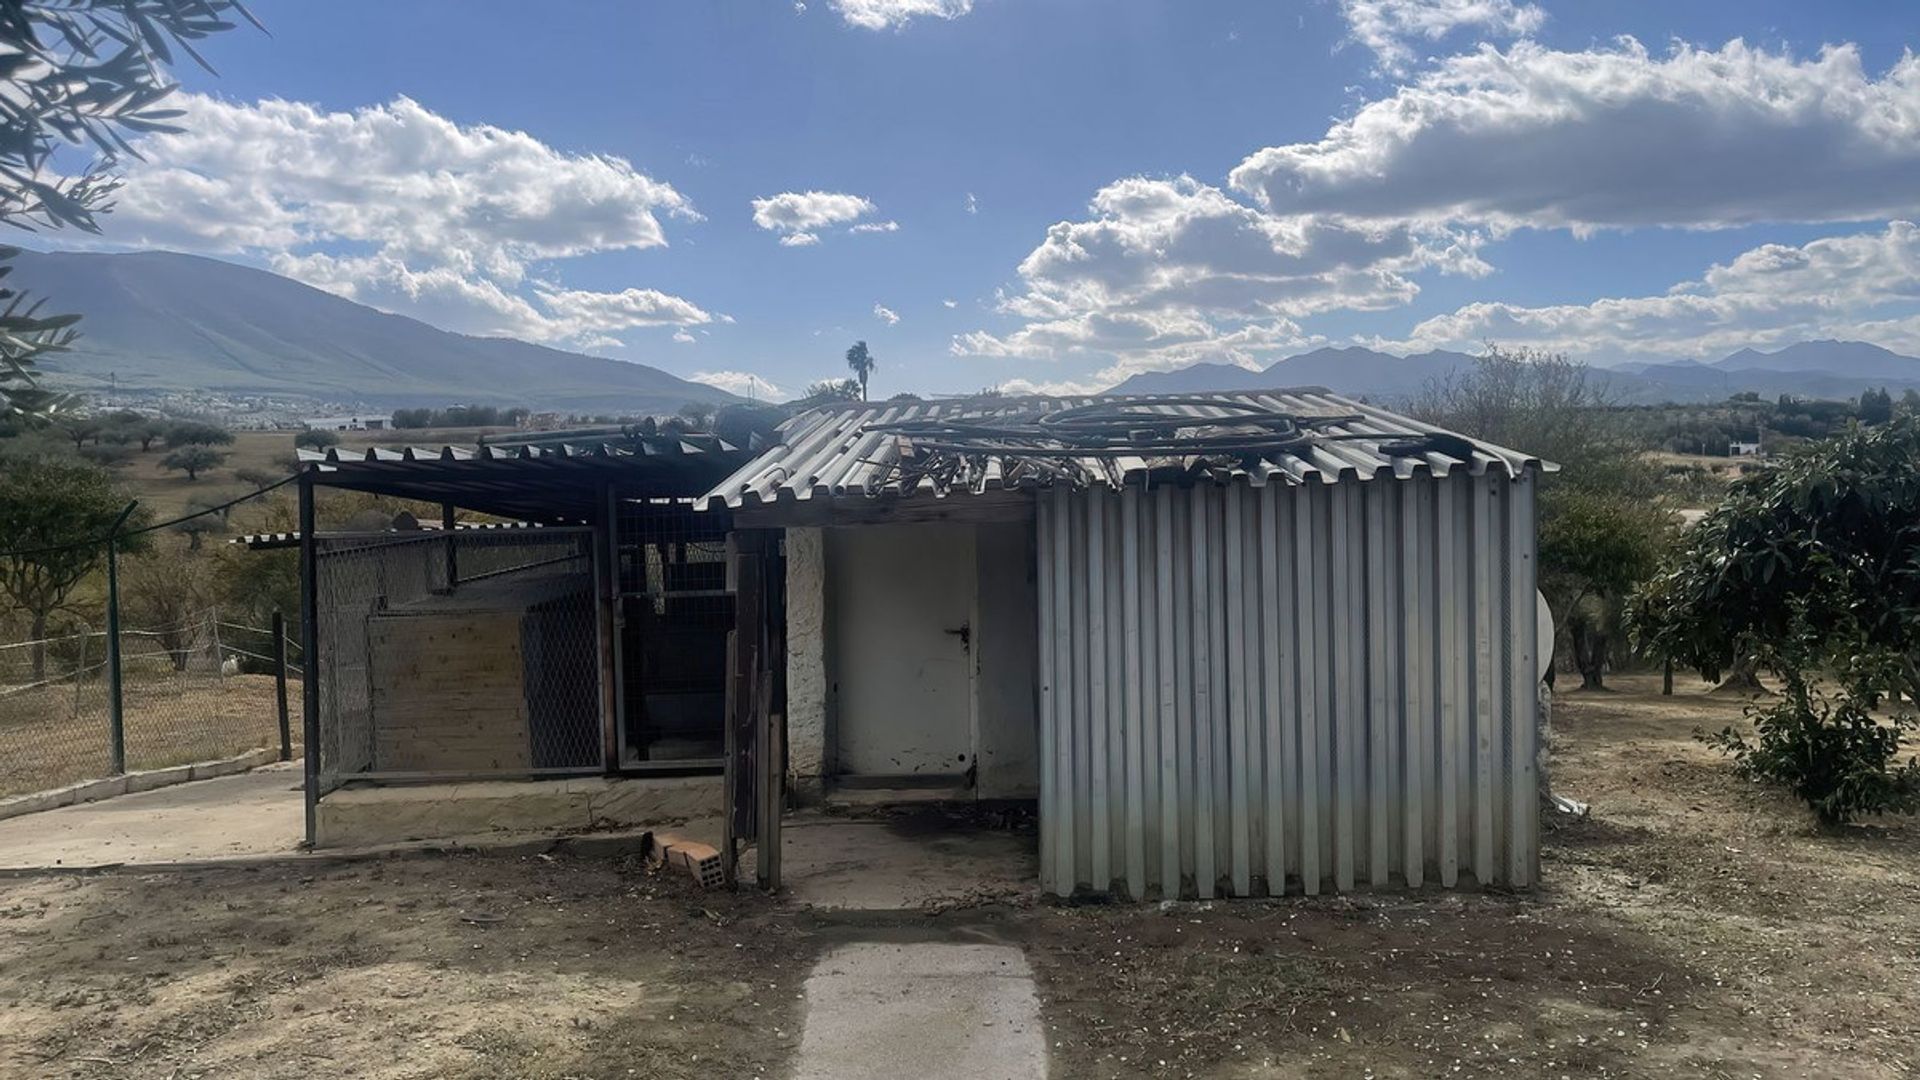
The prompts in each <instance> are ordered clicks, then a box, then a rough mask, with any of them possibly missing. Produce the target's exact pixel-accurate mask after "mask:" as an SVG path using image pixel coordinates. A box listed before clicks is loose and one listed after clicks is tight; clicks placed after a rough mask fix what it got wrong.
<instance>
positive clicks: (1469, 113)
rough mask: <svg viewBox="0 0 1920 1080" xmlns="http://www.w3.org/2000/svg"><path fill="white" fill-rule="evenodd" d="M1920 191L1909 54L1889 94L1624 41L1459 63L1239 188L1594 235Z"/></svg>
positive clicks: (1887, 202) (1811, 211) (1896, 212)
mask: <svg viewBox="0 0 1920 1080" xmlns="http://www.w3.org/2000/svg"><path fill="white" fill-rule="evenodd" d="M1915 175H1920V57H1916V56H1915V55H1914V54H1913V53H1911V52H1909V53H1907V54H1905V55H1903V56H1902V57H1901V59H1900V60H1898V61H1896V62H1895V63H1894V64H1893V66H1892V67H1891V68H1889V69H1888V70H1887V71H1886V72H1885V73H1884V74H1883V75H1880V76H1879V77H1875V76H1873V75H1871V74H1869V73H1868V72H1867V71H1866V70H1865V68H1864V66H1863V64H1862V61H1861V58H1860V52H1859V50H1858V49H1857V48H1856V47H1854V46H1851V45H1846V46H1839V47H1831V48H1827V49H1824V50H1822V51H1821V52H1820V54H1819V55H1818V56H1816V57H1814V58H1812V59H1796V58H1794V57H1793V56H1790V55H1787V54H1784V53H1773V52H1769V51H1767V50H1765V49H1757V48H1753V47H1750V46H1748V45H1746V44H1745V43H1743V42H1740V41H1737V40H1736V41H1733V42H1731V43H1729V44H1727V45H1726V46H1725V47H1723V48H1721V49H1719V50H1711V51H1710V50H1702V49H1696V48H1693V47H1691V46H1688V45H1676V46H1675V47H1674V48H1673V49H1672V51H1671V52H1669V53H1668V54H1667V55H1665V56H1655V55H1653V54H1651V53H1649V52H1648V51H1647V49H1646V48H1645V47H1643V46H1642V45H1640V43H1639V42H1636V41H1634V40H1632V39H1630V38H1624V39H1621V41H1620V42H1619V43H1618V45H1617V46H1615V47H1613V48H1608V49H1599V50H1592V51H1585V52H1558V51H1554V50H1550V49H1546V48H1543V47H1541V46H1539V45H1536V44H1533V43H1530V42H1521V43H1519V44H1516V45H1514V46H1513V47H1511V48H1510V49H1508V50H1506V51H1501V50H1498V49H1495V48H1492V47H1489V46H1482V47H1481V48H1480V49H1479V50H1477V51H1475V52H1472V53H1468V54H1465V55H1461V56H1455V57H1451V58H1448V59H1447V60H1445V61H1443V62H1442V63H1440V64H1439V65H1438V66H1437V67H1435V68H1434V69H1432V70H1430V71H1427V72H1425V73H1423V74H1422V75H1420V76H1419V77H1418V78H1416V79H1415V80H1414V81H1413V82H1412V83H1411V84H1409V85H1406V86H1403V87H1401V88H1399V89H1398V90H1396V91H1395V92H1394V93H1393V94H1392V95H1391V96H1389V97H1386V98H1384V99H1381V100H1378V101H1374V102H1371V103H1369V104H1367V105H1365V106H1363V107H1361V108H1360V109H1359V110H1358V112H1356V113H1355V114H1354V115H1353V116H1352V117H1350V118H1348V119H1345V120H1342V121H1340V122H1339V123H1337V124H1335V125H1333V127H1332V128H1331V129H1330V130H1329V131H1328V132H1327V134H1326V136H1325V137H1324V138H1322V139H1320V140H1319V141H1317V142H1310V143H1295V144H1291V145H1287V146H1276V147H1269V148H1267V149H1264V150H1261V151H1259V152H1257V153H1255V154H1253V155H1252V156H1250V157H1248V158H1247V159H1246V161H1244V162H1243V163H1242V164H1241V165H1240V166H1239V167H1238V168H1236V169H1235V170H1234V171H1233V173H1232V175H1231V177H1230V181H1231V183H1232V186H1233V187H1234V188H1236V189H1238V190H1239V191H1242V192H1245V193H1248V194H1251V195H1253V196H1255V197H1256V198H1257V199H1258V200H1259V202H1260V203H1261V205H1262V206H1264V207H1265V208H1267V209H1269V210H1271V211H1273V212H1275V213H1285V214H1325V215H1336V216H1341V217H1346V218H1362V219H1369V220H1391V221H1403V220H1409V219H1414V220H1427V221H1450V222H1473V223H1478V224H1483V225H1487V226H1491V227H1494V228H1509V227H1514V226H1534V227H1542V228H1570V229H1574V230H1592V229H1599V228H1612V227H1632V226H1649V225H1672V226H1685V227H1721V226H1734V225H1742V224H1748V223H1754V222H1782V221H1793V222H1836V221H1858V220H1871V219H1876V218H1882V219H1884V218H1889V217H1897V216H1911V215H1912V214H1914V213H1915V212H1920V185H1916V184H1914V183H1913V182H1912V178H1913V177H1914V176H1915Z"/></svg>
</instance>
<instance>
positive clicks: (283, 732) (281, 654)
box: [271, 608, 293, 761]
mask: <svg viewBox="0 0 1920 1080" xmlns="http://www.w3.org/2000/svg"><path fill="white" fill-rule="evenodd" d="M271 625H272V626H273V703H274V705H275V707H276V708H278V709H279V711H280V760H281V761H292V760H293V719H292V717H291V715H290V714H289V713H288V712H287V617H286V616H285V615H282V614H280V609H279V608H274V609H273V623H272V624H271Z"/></svg>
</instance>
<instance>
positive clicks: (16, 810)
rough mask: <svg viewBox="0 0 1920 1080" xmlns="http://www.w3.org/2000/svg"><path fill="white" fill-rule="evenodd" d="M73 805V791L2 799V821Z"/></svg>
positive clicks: (0, 810) (57, 789)
mask: <svg viewBox="0 0 1920 1080" xmlns="http://www.w3.org/2000/svg"><path fill="white" fill-rule="evenodd" d="M72 803H73V789H72V788H70V787H65V788H55V789H54V790H52V791H36V792H34V793H33V794H31V795H14V796H11V797H9V798H5V799H0V821H5V820H7V819H8V818H12V817H19V816H20V815H21V814H37V813H39V812H40V811H42V810H57V809H59V808H60V807H62V806H70V805H72Z"/></svg>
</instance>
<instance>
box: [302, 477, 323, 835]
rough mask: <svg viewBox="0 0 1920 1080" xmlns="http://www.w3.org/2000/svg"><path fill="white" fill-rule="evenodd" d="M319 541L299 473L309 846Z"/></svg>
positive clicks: (308, 485)
mask: <svg viewBox="0 0 1920 1080" xmlns="http://www.w3.org/2000/svg"><path fill="white" fill-rule="evenodd" d="M318 549H319V542H318V540H317V538H316V537H315V536H314V512H313V473H311V472H303V473H301V474H300V712H301V718H300V738H301V741H302V742H303V743H305V746H304V747H303V748H302V749H303V750H304V753H305V757H306V765H305V769H304V776H305V784H304V785H303V786H304V787H305V789H306V804H307V807H306V810H307V815H306V816H307V846H308V847H312V846H313V843H314V840H315V839H316V833H317V831H318V826H319V815H320V646H319V636H320V584H319V579H318V577H317V574H318V572H319V566H318V561H317V555H318Z"/></svg>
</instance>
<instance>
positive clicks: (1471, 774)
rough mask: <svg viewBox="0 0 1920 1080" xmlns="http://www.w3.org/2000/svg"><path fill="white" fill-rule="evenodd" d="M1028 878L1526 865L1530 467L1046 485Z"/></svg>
mask: <svg viewBox="0 0 1920 1080" xmlns="http://www.w3.org/2000/svg"><path fill="white" fill-rule="evenodd" d="M1038 502H1039V535H1038V542H1039V552H1040V559H1039V567H1040V578H1039V590H1040V648H1041V653H1042V656H1041V667H1040V671H1041V679H1042V687H1041V740H1042V742H1041V746H1042V752H1043V758H1042V760H1043V766H1042V777H1041V786H1042V792H1041V811H1040V826H1041V878H1042V882H1043V884H1044V885H1045V886H1046V887H1048V888H1050V889H1052V890H1053V891H1055V892H1057V893H1061V894H1063V895H1064V894H1067V893H1070V892H1072V891H1074V890H1075V889H1085V888H1091V889H1095V890H1107V889H1109V888H1112V889H1113V890H1115V891H1117V892H1120V893H1122V894H1127V895H1131V896H1133V897H1135V898H1143V897H1146V896H1149V895H1159V896H1174V895H1195V894H1198V895H1200V896H1213V895H1219V894H1223V893H1224V894H1230V895H1239V896H1246V895H1257V894H1261V893H1268V894H1272V893H1278V892H1280V891H1282V888H1283V886H1282V885H1281V881H1282V880H1283V879H1284V882H1285V884H1284V889H1285V890H1287V891H1293V892H1299V891H1305V892H1308V893H1314V892H1319V891H1321V890H1323V889H1327V888H1334V889H1343V890H1344V889H1353V888H1355V887H1358V886H1379V885H1385V884H1388V883H1389V882H1392V883H1395V884H1398V883H1401V882H1404V883H1407V884H1411V885H1421V884H1428V883H1433V882H1438V883H1439V884H1441V885H1447V886H1451V885H1453V884H1455V883H1456V882H1457V881H1461V880H1467V881H1477V882H1480V883H1482V884H1491V883H1500V884H1505V885H1512V886H1528V885H1531V884H1532V883H1533V881H1534V878H1535V873H1536V867H1537V857H1538V850H1539V840H1538V829H1537V821H1536V817H1535V799H1536V797H1537V796H1536V794H1535V779H1534V743H1535V739H1536V730H1535V726H1534V720H1535V710H1536V708H1537V704H1536V699H1535V694H1534V682H1535V678H1534V673H1535V670H1536V668H1535V662H1534V656H1535V650H1536V648H1537V644H1536V642H1535V640H1534V638H1535V636H1536V634H1535V626H1534V524H1533V512H1534V511H1533V474H1532V472H1531V470H1526V471H1523V472H1522V473H1521V475H1520V476H1519V477H1518V478H1517V479H1510V478H1509V477H1508V476H1506V475H1505V474H1504V473H1497V472H1495V471H1494V470H1488V471H1487V472H1485V473H1483V474H1482V475H1479V476H1470V475H1467V474H1466V473H1464V472H1455V473H1454V474H1453V475H1451V476H1447V477H1433V476H1425V475H1416V476H1414V477H1411V478H1408V479H1404V480H1399V481H1374V482H1359V481H1349V482H1345V483H1339V484H1306V485H1301V486H1297V487H1287V486H1281V485H1268V486H1265V487H1252V486H1250V485H1246V484H1232V485H1226V486H1218V485H1201V486H1197V487H1191V488H1176V487H1163V488H1160V489H1157V490H1153V491H1143V490H1139V489H1135V488H1126V489H1123V490H1121V491H1118V492H1115V491H1113V490H1111V489H1107V488H1093V489H1085V490H1078V491H1073V490H1068V489H1066V488H1064V487H1062V488H1057V489H1054V490H1051V491H1046V492H1042V493H1040V495H1039V499H1038Z"/></svg>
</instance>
